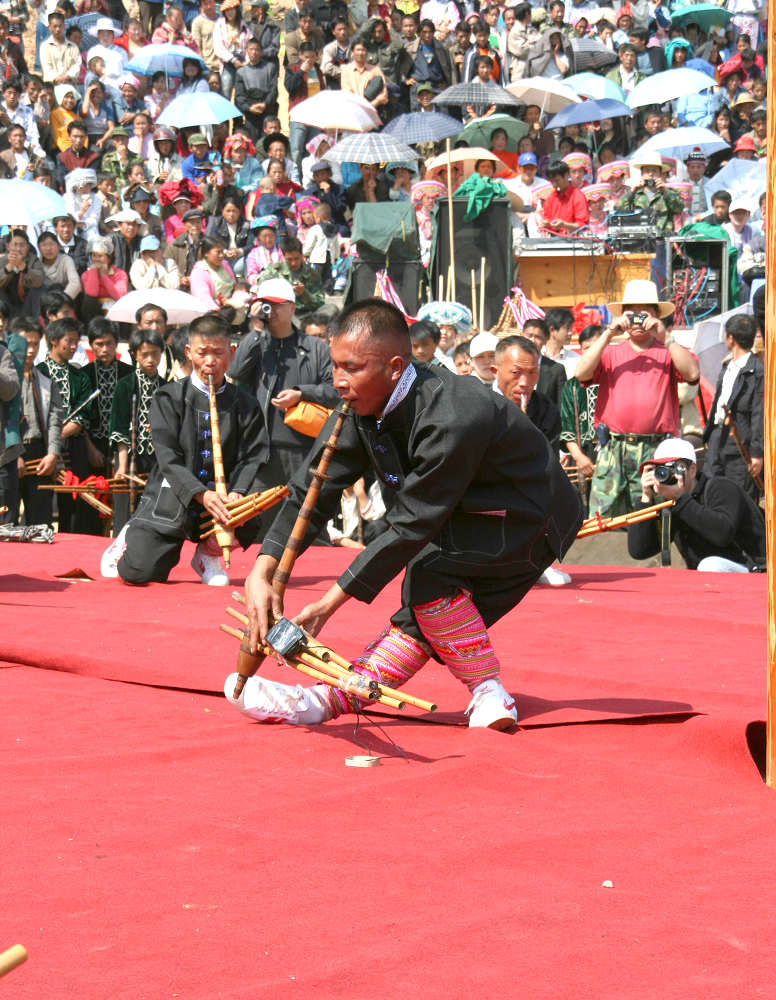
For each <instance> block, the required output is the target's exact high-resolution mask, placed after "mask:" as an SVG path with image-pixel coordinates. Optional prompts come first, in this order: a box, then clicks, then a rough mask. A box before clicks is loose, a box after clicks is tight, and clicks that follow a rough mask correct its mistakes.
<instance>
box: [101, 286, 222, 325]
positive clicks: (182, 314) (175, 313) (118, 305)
mask: <svg viewBox="0 0 776 1000" xmlns="http://www.w3.org/2000/svg"><path fill="white" fill-rule="evenodd" d="M147 305H154V306H159V308H160V309H164V311H165V312H166V313H167V321H168V323H169V324H170V325H171V326H176V325H177V324H178V323H190V322H191V321H192V320H193V319H196V318H197V316H204V315H205V313H206V312H209V309H208V307H207V306H206V305H205V304H204V303H202V302H200V301H199V299H197V298H195V297H194V296H193V295H189V294H188V292H181V291H179V290H178V289H176V288H149V289H143V288H140V289H136V290H135V291H134V292H128V293H127V294H126V295H122V297H121V298H120V299H117V300H116V302H114V303H113V305H112V306H111V307H110V309H109V310H108V311H107V313H106V314H105V315H106V317H107V318H108V319H112V320H113V321H114V322H116V323H134V322H135V313H136V312H137V311H138V309H139V308H140V307H141V306H147Z"/></svg>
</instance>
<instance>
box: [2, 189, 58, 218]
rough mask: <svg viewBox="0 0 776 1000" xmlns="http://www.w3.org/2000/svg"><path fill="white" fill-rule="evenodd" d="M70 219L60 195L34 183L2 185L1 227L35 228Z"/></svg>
mask: <svg viewBox="0 0 776 1000" xmlns="http://www.w3.org/2000/svg"><path fill="white" fill-rule="evenodd" d="M60 215H69V212H68V210H67V205H65V199H64V198H63V197H62V195H61V194H59V193H58V192H57V191H53V190H52V189H51V188H48V187H46V185H45V184H36V183H35V182H34V181H21V180H10V181H0V226H35V225H38V224H39V223H41V222H45V221H46V219H56V218H57V217H58V216H60Z"/></svg>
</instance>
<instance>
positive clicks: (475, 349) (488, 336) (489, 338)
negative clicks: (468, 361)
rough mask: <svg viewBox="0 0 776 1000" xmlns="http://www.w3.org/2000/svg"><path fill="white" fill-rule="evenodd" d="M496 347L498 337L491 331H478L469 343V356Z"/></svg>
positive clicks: (471, 356) (474, 356)
mask: <svg viewBox="0 0 776 1000" xmlns="http://www.w3.org/2000/svg"><path fill="white" fill-rule="evenodd" d="M497 347H498V337H497V336H496V335H495V334H493V333H478V334H477V336H476V337H472V341H471V343H470V344H469V357H470V358H476V357H479V355H480V354H486V353H487V352H488V351H495V350H496V348H497Z"/></svg>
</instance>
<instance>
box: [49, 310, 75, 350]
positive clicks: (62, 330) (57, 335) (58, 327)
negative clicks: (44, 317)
mask: <svg viewBox="0 0 776 1000" xmlns="http://www.w3.org/2000/svg"><path fill="white" fill-rule="evenodd" d="M69 333H74V334H76V336H78V337H80V336H81V324H80V323H79V322H78V320H77V319H70V318H69V317H67V316H65V317H64V318H63V319H55V320H53V322H51V323H49V325H48V326H47V327H46V342H47V343H48V345H49V347H51V346H52V345H53V344H58V343H59V341H60V340H62V338H63V337H66V336H67V335H68V334H69Z"/></svg>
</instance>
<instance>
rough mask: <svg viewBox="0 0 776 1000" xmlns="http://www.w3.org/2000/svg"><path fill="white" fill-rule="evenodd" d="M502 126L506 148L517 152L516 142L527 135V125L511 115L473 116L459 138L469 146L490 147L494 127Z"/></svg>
mask: <svg viewBox="0 0 776 1000" xmlns="http://www.w3.org/2000/svg"><path fill="white" fill-rule="evenodd" d="M499 128H503V129H504V131H505V132H506V134H507V150H508V151H509V152H510V153H516V152H517V144H518V143H519V142H520V140H521V139H522V138H523V136H524V135H528V126H527V125H526V123H525V122H521V121H518V120H517V118H513V117H512V116H511V115H504V114H496V115H489V116H488V117H487V118H473V119H472V120H471V121H470V122H469V124H468V125H467V126H466V128H465V129H464V130H463V132H462V133H461V138H462V139H463V140H464V141H465V142H467V143H468V144H469V145H470V146H482V147H483V149H490V137H491V136H492V135H493V133H494V132H495V131H496V129H499Z"/></svg>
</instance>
